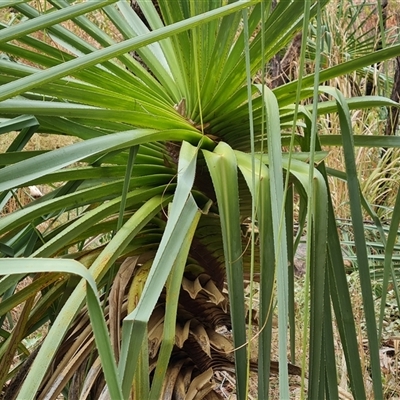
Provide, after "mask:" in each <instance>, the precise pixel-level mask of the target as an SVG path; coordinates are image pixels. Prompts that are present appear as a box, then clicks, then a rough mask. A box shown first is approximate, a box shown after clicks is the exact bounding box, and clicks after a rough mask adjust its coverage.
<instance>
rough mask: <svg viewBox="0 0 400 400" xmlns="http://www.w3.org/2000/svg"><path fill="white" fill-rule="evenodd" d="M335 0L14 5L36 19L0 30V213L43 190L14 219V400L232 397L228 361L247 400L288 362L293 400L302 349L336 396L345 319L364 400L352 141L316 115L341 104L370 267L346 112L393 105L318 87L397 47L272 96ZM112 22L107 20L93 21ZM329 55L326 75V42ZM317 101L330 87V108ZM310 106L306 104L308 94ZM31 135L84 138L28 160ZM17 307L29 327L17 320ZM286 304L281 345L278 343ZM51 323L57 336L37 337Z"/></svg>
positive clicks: (351, 370)
mask: <svg viewBox="0 0 400 400" xmlns="http://www.w3.org/2000/svg"><path fill="white" fill-rule="evenodd" d="M326 3H328V0H322V1H314V0H309V1H304V0H295V1H292V2H287V1H281V2H278V3H277V5H276V7H274V8H273V7H272V2H271V1H260V0H244V1H222V0H213V1H190V0H175V1H168V0H159V1H157V2H149V1H146V0H137V1H136V2H135V4H134V7H133V8H132V7H131V5H130V3H129V2H128V1H125V0H120V1H117V0H98V1H96V2H76V4H72V3H71V2H69V1H67V0H48V1H47V2H44V3H39V2H37V3H35V4H34V5H30V4H29V3H28V2H27V1H23V0H22V1H8V2H7V1H6V2H3V3H2V4H1V5H0V7H1V8H2V9H3V8H5V7H8V6H10V5H12V6H13V9H14V12H15V13H18V15H22V16H23V18H21V20H20V22H19V23H18V24H15V25H11V26H7V25H6V24H4V23H3V24H1V28H2V29H1V31H0V51H1V52H2V58H1V60H0V66H1V69H0V71H1V74H0V80H1V85H2V86H1V90H0V100H1V103H0V116H1V117H2V124H1V125H0V133H2V134H3V133H6V132H9V131H18V132H19V134H18V135H17V136H16V139H15V140H14V141H13V143H12V144H11V145H10V147H9V149H8V150H7V151H6V152H5V153H4V154H1V155H0V164H1V166H2V167H3V168H2V169H1V171H0V191H1V196H2V197H1V201H2V202H1V204H2V206H3V207H4V206H5V204H6V203H7V200H8V199H9V198H10V197H12V196H15V193H16V190H17V189H18V188H24V187H28V186H31V185H43V186H42V187H45V188H46V191H47V194H45V195H44V196H43V197H40V198H38V199H36V200H34V201H31V202H30V203H29V204H28V205H26V206H23V207H21V208H20V209H18V210H15V211H13V212H12V213H9V214H7V215H5V216H3V217H2V219H1V221H0V235H1V236H0V238H1V245H0V246H1V247H0V251H1V252H2V256H3V259H1V260H0V268H1V269H0V271H1V274H2V279H1V281H0V289H1V295H2V302H1V304H0V315H1V318H2V322H5V321H8V327H9V329H8V330H6V329H2V330H1V336H2V339H3V340H2V342H1V345H0V346H1V347H0V349H1V350H0V352H1V356H2V357H1V368H0V381H1V383H2V386H3V394H4V398H7V399H15V398H24V399H33V398H38V399H55V398H58V396H59V395H60V394H62V395H63V396H64V397H65V398H71V399H74V398H80V399H86V398H96V399H97V398H101V399H103V398H104V399H105V398H112V399H123V398H124V399H128V398H135V399H145V398H150V399H157V398H163V399H168V398H176V399H183V398H199V399H200V398H210V399H212V398H218V396H219V395H218V394H217V393H216V392H215V391H214V390H213V389H214V385H213V373H214V372H215V371H217V370H225V371H230V372H232V373H236V382H237V388H236V390H237V395H238V398H241V399H245V398H247V393H248V381H249V371H250V370H252V371H258V389H257V390H258V396H259V398H262V399H266V398H267V397H268V392H269V380H268V376H269V374H270V371H271V370H273V371H274V372H277V371H278V366H277V363H276V362H275V360H278V361H279V382H280V396H281V398H288V397H289V388H288V379H287V378H288V373H289V372H292V373H300V370H299V368H297V367H295V366H294V365H292V364H288V362H287V361H288V360H287V352H288V349H289V348H290V351H291V361H292V363H297V364H301V366H302V369H301V373H302V376H303V379H302V382H303V389H305V388H306V384H305V382H306V380H305V377H307V378H308V388H307V390H308V396H309V398H314V399H315V398H323V397H325V396H328V397H331V398H335V397H336V398H337V396H338V387H337V371H336V367H335V363H334V362H333V361H332V360H334V359H335V357H334V343H333V332H332V323H333V320H334V319H335V324H336V325H337V328H338V330H339V333H340V337H341V340H342V344H343V350H344V354H345V358H346V363H347V369H348V375H349V382H350V387H351V390H352V391H353V393H354V395H355V396H357V398H362V397H364V396H365V386H364V383H363V379H362V370H361V363H360V357H359V352H358V351H359V350H358V349H359V346H358V343H357V336H356V330H355V326H354V322H353V315H352V306H351V299H350V296H349V291H348V288H347V282H346V276H345V269H344V265H343V258H342V252H341V249H340V243H339V239H338V234H337V231H336V227H335V218H334V211H333V208H332V203H331V200H330V195H329V188H328V180H327V172H326V167H325V163H324V159H325V156H326V153H324V152H322V151H321V145H329V144H335V145H338V142H337V141H336V138H335V137H332V136H329V135H322V133H323V132H319V131H318V125H317V118H318V115H320V114H325V113H338V114H339V117H340V121H341V129H342V137H341V140H342V142H341V143H342V145H343V149H344V151H345V155H346V171H345V173H344V174H342V175H340V174H339V173H338V172H336V174H337V175H338V174H339V176H340V177H341V178H344V179H347V180H348V184H349V188H350V195H351V197H350V202H351V204H352V213H353V223H354V229H355V234H356V241H358V242H357V246H358V247H357V249H358V250H359V251H358V253H357V256H358V257H359V261H360V272H365V270H368V263H365V262H364V261H365V258H366V252H364V250H365V243H363V240H364V239H363V235H362V216H361V205H360V204H361V200H360V195H359V186H358V181H357V177H356V169H355V161H354V153H353V150H354V138H353V136H352V131H351V121H350V119H349V116H350V111H349V110H350V109H354V108H365V107H373V106H385V105H388V104H390V101H388V100H385V99H382V98H379V97H368V98H366V97H361V98H354V99H349V100H346V99H344V97H343V96H342V95H341V94H340V92H338V91H337V90H336V89H332V88H328V87H319V86H318V85H319V82H325V81H327V80H328V79H331V78H334V77H336V76H339V75H343V74H345V73H349V72H351V71H353V70H355V69H357V68H360V67H362V66H368V65H371V64H373V63H374V62H376V61H378V60H379V61H383V60H385V59H389V58H390V57H393V55H395V54H396V53H398V51H399V49H400V46H398V45H397V46H393V47H388V48H385V49H383V50H381V51H379V52H376V53H373V54H368V55H366V56H363V57H361V58H357V59H355V60H353V61H350V62H347V63H345V64H341V65H338V66H335V67H333V68H330V69H327V70H321V71H319V70H318V68H317V72H316V73H315V74H313V75H309V76H307V77H301V78H300V79H299V80H297V81H294V82H290V83H288V84H286V85H283V86H281V87H278V88H276V89H275V90H274V91H271V90H270V89H269V88H268V85H267V84H266V83H265V79H264V77H265V75H266V70H265V66H267V65H268V61H269V60H270V59H271V58H272V57H273V56H274V55H275V54H276V53H277V52H279V51H280V50H281V49H284V48H285V46H287V45H288V43H290V41H291V39H292V38H293V37H294V35H296V33H298V32H299V31H300V30H302V29H303V32H304V35H303V52H302V56H301V59H300V62H301V63H300V68H301V66H302V63H303V62H304V49H305V43H306V42H305V41H306V39H307V38H306V31H307V27H308V24H309V21H310V19H312V18H314V17H316V21H317V28H318V26H319V24H320V18H321V8H322V7H323V6H324V5H325V4H326ZM40 4H41V7H39V5H40ZM35 5H36V7H35ZM44 6H46V7H44ZM100 17H101V20H102V21H106V22H104V25H102V26H103V27H105V26H106V27H107V28H104V29H101V28H100V27H99V24H98V23H96V22H97V21H96V19H98V18H100ZM67 22H68V23H67ZM317 32H318V29H317ZM317 43H318V40H317ZM315 57H316V65H317V67H318V65H319V63H318V60H319V45H318V44H317V48H316V56H315ZM260 71H261V72H260ZM256 75H257V76H259V77H261V78H259V80H258V83H254V81H253V77H254V76H256ZM320 92H324V93H325V94H326V95H327V96H329V98H330V99H331V100H330V101H325V102H321V103H320V102H318V99H319V93H320ZM309 98H313V102H311V103H310V102H308V104H311V105H303V106H302V105H301V101H302V100H305V99H309ZM33 134H43V135H44V134H45V135H53V134H58V135H59V134H61V135H69V136H73V137H75V138H76V143H75V144H72V145H70V146H66V147H61V148H58V149H55V150H52V151H47V150H46V149H41V150H38V151H22V150H23V149H24V147H25V145H26V144H27V142H28V141H29V140H30V139H31V138H32V135H33ZM367 139H369V140H370V139H371V138H368V137H367V138H364V137H359V138H356V142H355V143H356V144H357V145H370V144H371V145H372V146H382V145H392V146H397V145H398V141H396V140H395V139H393V138H391V140H392V141H391V142H390V143H388V140H386V142H383V139H385V138H383V139H382V138H376V137H374V138H373V139H375V142H369V141H368V140H367ZM380 139H382V140H380ZM283 149H286V150H287V151H286V152H285V151H283ZM330 172H332V173H335V171H330ZM294 194H296V196H297V197H298V198H299V199H300V200H299V209H298V210H297V208H296V207H297V206H296V207H295V206H294V205H293V204H294V201H293V198H294ZM294 210H295V211H296V216H297V218H298V221H299V225H300V229H299V236H298V237H294V235H293V220H294V217H293V212H294ZM305 225H306V226H307V236H308V258H307V260H308V261H307V269H306V272H305V285H306V288H307V290H305V304H306V306H305V310H304V318H305V320H304V326H305V330H304V332H303V336H304V338H303V343H302V346H303V357H302V359H299V360H296V359H295V352H294V349H295V346H296V345H299V344H298V343H296V342H295V338H296V335H295V332H294V326H295V324H294V300H293V291H294V277H293V276H294V273H293V271H294V270H293V251H294V249H295V247H296V245H297V243H298V240H299V237H300V234H301V233H302V230H303V228H304V227H305ZM360 227H361V228H360ZM360 229H361V230H360ZM328 236H329V240H327V237H328ZM363 245H364V247H363ZM362 268H363V269H364V271H362V270H361V269H362ZM245 279H247V280H249V282H250V291H249V293H250V298H249V299H248V298H246V296H245V291H244V280H245ZM255 281H258V282H259V283H258V285H259V286H258V287H259V294H258V301H259V306H258V310H257V311H258V318H253V315H254V313H253V311H252V310H253V309H254V308H255V306H254V299H253V292H254V282H255ZM19 282H24V287H22V288H21V285H18V283H19ZM361 283H362V289H363V301H364V306H365V314H366V323H367V332H368V338H369V351H370V354H371V373H372V378H373V383H374V392H375V396H376V398H381V394H382V387H381V379H380V367H379V358H378V335H377V333H376V323H375V316H374V313H373V308H372V294H371V287H370V281H369V274H364V278H362V279H361ZM225 287H226V290H225V289H224V288H225ZM18 305H20V309H19V314H18V318H17V320H16V321H15V319H14V320H13V319H12V318H10V315H11V314H10V313H11V311H12V310H13V308H14V307H16V306H18ZM331 306H333V311H334V316H333V314H332V312H331ZM249 310H250V311H249ZM274 313H276V314H277V316H278V341H279V349H278V354H271V340H272V316H273V314H274ZM254 324H258V333H257V335H255V336H254V335H253V334H252V332H253V328H254V327H252V325H254ZM4 326H6V325H4ZM221 327H225V329H226V330H227V331H228V332H230V331H231V332H232V337H233V339H232V341H230V340H229V335H227V334H224V332H223V331H222V330H221ZM288 327H289V328H290V329H289V334H288ZM38 331H39V332H41V333H42V334H43V336H44V339H43V341H41V340H40V343H36V345H35V346H29V345H28V343H29V342H28V340H27V339H28V338H32V335H33V337H34V338H37V335H38V333H37V332H38ZM288 336H289V339H287V337H288ZM255 341H256V342H257V344H258V357H257V359H252V358H251V357H250V353H251V347H252V346H254V345H253V343H254V342H255ZM308 342H309V345H308V344H307V343H308ZM16 355H18V357H16ZM307 359H309V361H308V366H307V363H306V360H307Z"/></svg>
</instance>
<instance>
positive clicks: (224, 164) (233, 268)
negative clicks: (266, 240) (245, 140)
mask: <svg viewBox="0 0 400 400" xmlns="http://www.w3.org/2000/svg"><path fill="white" fill-rule="evenodd" d="M204 157H205V159H206V162H207V166H208V170H209V171H210V175H211V179H212V182H213V186H214V190H215V194H216V196H217V202H218V208H219V214H220V218H221V230H222V238H223V244H224V257H225V268H226V276H227V282H228V291H229V302H230V307H231V309H232V310H234V312H233V314H232V315H231V317H232V330H233V342H234V346H235V349H236V351H235V367H236V377H237V393H238V398H239V399H242V398H245V393H246V392H247V373H246V365H247V351H246V327H245V308H244V288H243V261H242V243H241V242H242V240H241V230H240V210H239V193H238V182H237V165H236V157H235V154H234V153H233V150H232V149H231V148H230V147H229V146H228V145H227V144H226V143H223V142H221V143H219V144H218V146H217V147H216V148H215V150H214V152H213V153H211V152H209V151H204Z"/></svg>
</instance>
